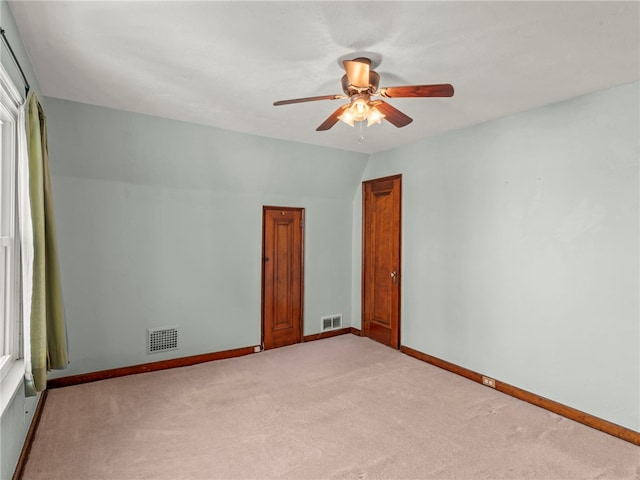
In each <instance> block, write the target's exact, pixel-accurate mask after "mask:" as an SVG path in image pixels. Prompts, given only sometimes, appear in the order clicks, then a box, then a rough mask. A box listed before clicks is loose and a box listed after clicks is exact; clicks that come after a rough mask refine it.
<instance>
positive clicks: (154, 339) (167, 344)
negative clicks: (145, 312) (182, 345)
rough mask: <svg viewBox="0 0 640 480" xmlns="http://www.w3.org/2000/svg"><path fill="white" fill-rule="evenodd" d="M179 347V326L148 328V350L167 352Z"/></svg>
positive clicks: (150, 351)
mask: <svg viewBox="0 0 640 480" xmlns="http://www.w3.org/2000/svg"><path fill="white" fill-rule="evenodd" d="M177 349H178V328H177V327H164V328H148V329H147V352H148V353H156V352H166V351H168V350H177Z"/></svg>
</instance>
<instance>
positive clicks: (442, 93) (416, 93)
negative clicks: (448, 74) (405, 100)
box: [378, 83, 453, 98]
mask: <svg viewBox="0 0 640 480" xmlns="http://www.w3.org/2000/svg"><path fill="white" fill-rule="evenodd" d="M378 94H379V95H381V96H383V97H387V98H400V97H453V85H450V84H448V83H441V84H437V85H407V86H405V87H385V88H381V89H380V91H379V92H378Z"/></svg>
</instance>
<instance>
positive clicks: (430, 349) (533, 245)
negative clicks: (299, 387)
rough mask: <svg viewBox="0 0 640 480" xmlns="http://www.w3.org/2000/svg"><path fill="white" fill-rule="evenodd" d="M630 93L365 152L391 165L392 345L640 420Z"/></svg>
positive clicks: (635, 126) (635, 119)
mask: <svg viewBox="0 0 640 480" xmlns="http://www.w3.org/2000/svg"><path fill="white" fill-rule="evenodd" d="M638 92H639V84H638V83H635V84H631V85H626V86H621V87H618V88H613V89H610V90H606V91H602V92H598V93H594V94H591V95H586V96H583V97H580V98H576V99H573V100H570V101H566V102H563V103H558V104H555V105H550V106H547V107H544V108H540V109H537V110H533V111H530V112H526V113H523V114H520V115H514V116H511V117H508V118H503V119H500V120H497V121H492V122H489V123H486V124H483V125H478V126H475V127H472V128H467V129H465V130H461V131H457V132H452V133H449V134H447V135H442V136H440V137H437V138H432V139H428V140H424V141H422V142H420V143H417V144H414V145H411V146H408V147H405V148H400V149H395V150H391V151H388V152H384V153H379V154H376V155H372V156H371V158H370V160H369V163H368V165H367V169H366V171H365V175H364V179H371V178H378V177H383V176H386V175H391V174H396V173H402V174H403V223H402V225H403V231H402V235H403V245H402V248H403V280H402V329H401V341H402V344H403V345H407V346H409V347H412V348H415V349H417V350H420V351H422V352H425V353H428V354H430V355H434V356H436V357H439V358H442V359H444V360H447V361H450V362H453V363H455V364H458V365H462V366H464V367H466V368H469V369H471V370H474V371H477V372H479V373H483V374H486V375H488V376H492V377H495V378H497V379H500V380H502V381H505V382H507V383H510V384H512V385H515V386H518V387H520V388H523V389H525V390H529V391H531V392H534V393H536V394H539V395H542V396H545V397H547V398H550V399H553V400H555V401H558V402H560V403H563V404H566V405H569V406H572V407H574V408H577V409H580V410H583V411H585V412H588V413H590V414H593V415H596V416H599V417H601V418H604V419H606V420H609V421H611V422H614V423H617V424H620V425H623V426H626V427H629V428H632V429H634V430H640V417H639V416H640V329H639V318H640V312H639V306H638V302H639V281H638V278H639V269H638V262H639V255H638V252H639V245H640V242H639V235H638V218H639V209H638V192H639V189H638V173H639V170H638V164H639V139H640V137H639V131H640V125H639V105H640V102H639V101H640V99H639V94H638ZM353 211H354V232H356V228H355V226H356V225H357V223H358V222H359V219H360V218H361V217H360V215H361V208H360V196H359V193H358V194H356V196H355V200H354V206H353ZM353 245H354V254H353V260H354V265H353V272H354V274H353V275H354V276H353V282H352V286H353V290H352V307H353V310H352V317H353V318H354V319H359V318H360V289H359V279H360V265H359V258H360V254H361V253H360V251H361V249H360V237H359V233H358V232H356V235H354V242H353ZM354 325H355V323H354ZM356 326H357V325H356Z"/></svg>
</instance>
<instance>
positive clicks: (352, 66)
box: [342, 58, 371, 88]
mask: <svg viewBox="0 0 640 480" xmlns="http://www.w3.org/2000/svg"><path fill="white" fill-rule="evenodd" d="M342 64H343V65H344V69H345V71H346V72H347V78H348V79H349V83H350V84H351V85H353V86H354V87H363V88H366V87H368V86H369V66H370V65H371V60H369V59H368V58H356V59H355V60H344V61H343V62H342Z"/></svg>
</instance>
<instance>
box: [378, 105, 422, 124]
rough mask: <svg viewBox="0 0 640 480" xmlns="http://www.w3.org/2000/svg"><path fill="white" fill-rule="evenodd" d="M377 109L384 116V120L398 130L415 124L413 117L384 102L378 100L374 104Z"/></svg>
mask: <svg viewBox="0 0 640 480" xmlns="http://www.w3.org/2000/svg"><path fill="white" fill-rule="evenodd" d="M374 105H375V107H376V108H377V109H378V110H379V111H380V113H382V114H383V115H384V119H385V120H388V121H389V122H391V123H392V124H393V125H395V126H396V127H398V128H402V127H405V126H407V125H409V124H410V123H411V122H413V119H412V118H411V117H408V116H407V115H405V114H404V113H402V112H401V111H400V110H398V109H397V108H396V107H394V106H393V105H390V104H388V103H387V102H385V101H383V100H376V101H375V102H374Z"/></svg>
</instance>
